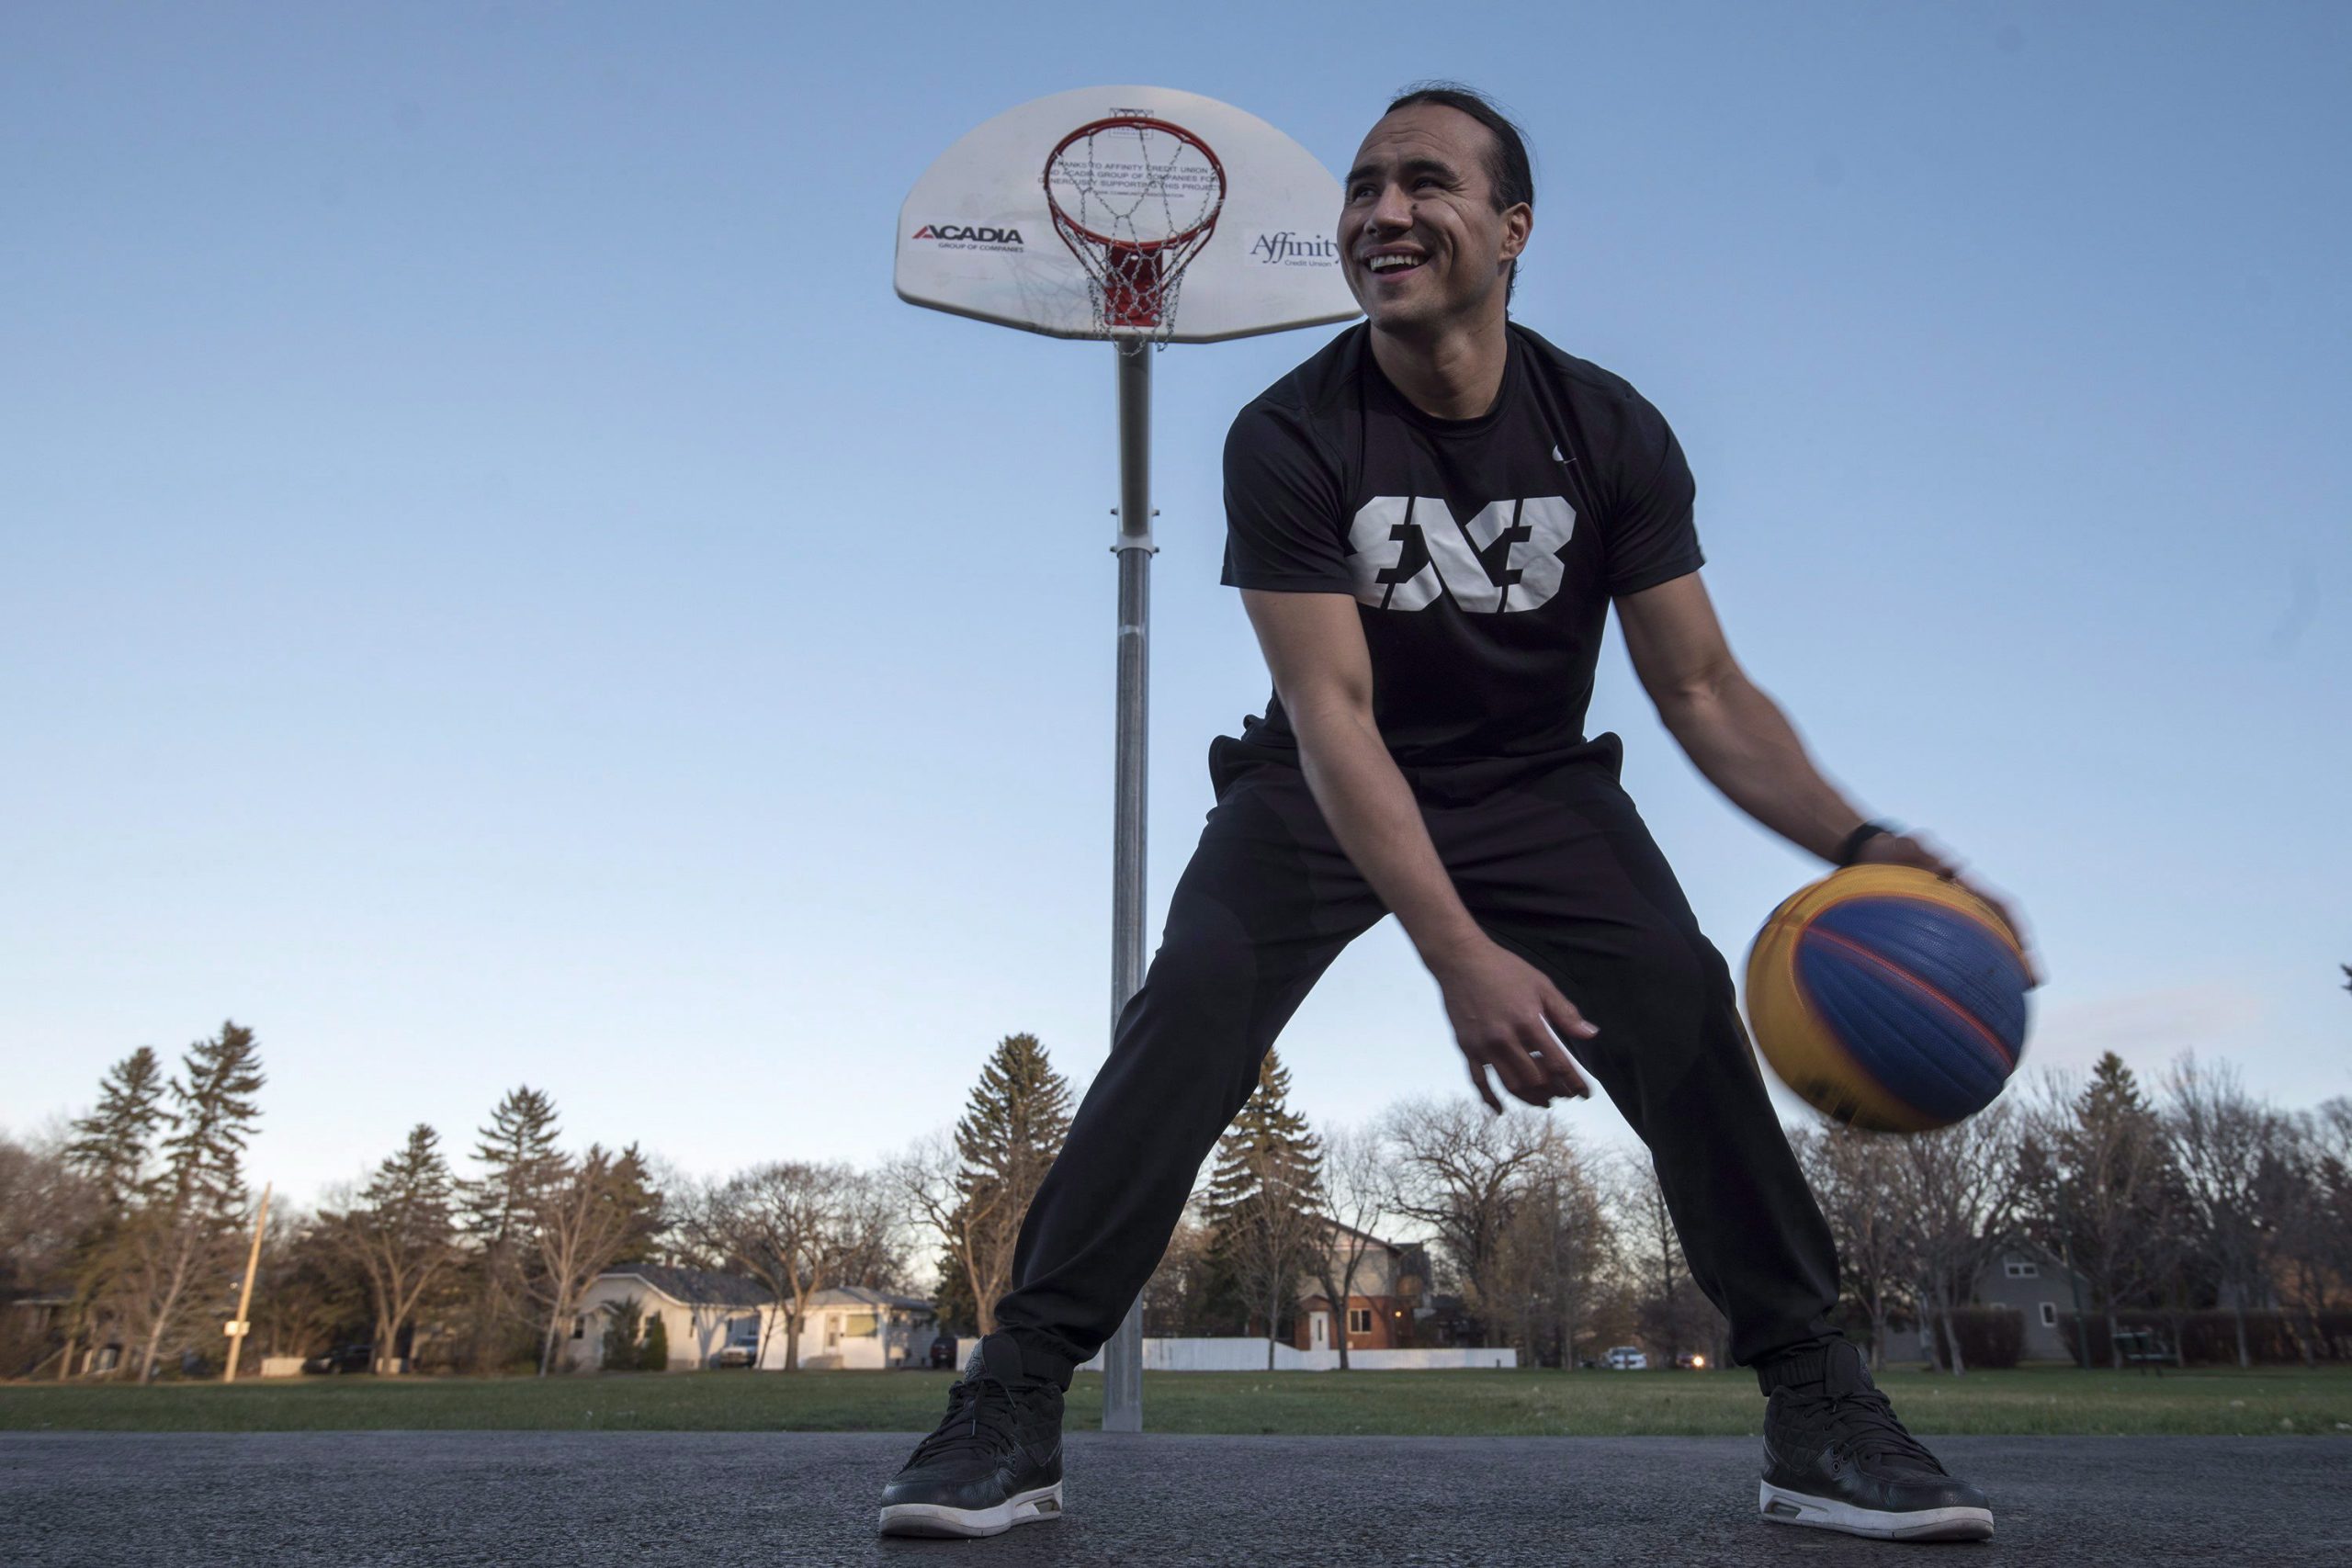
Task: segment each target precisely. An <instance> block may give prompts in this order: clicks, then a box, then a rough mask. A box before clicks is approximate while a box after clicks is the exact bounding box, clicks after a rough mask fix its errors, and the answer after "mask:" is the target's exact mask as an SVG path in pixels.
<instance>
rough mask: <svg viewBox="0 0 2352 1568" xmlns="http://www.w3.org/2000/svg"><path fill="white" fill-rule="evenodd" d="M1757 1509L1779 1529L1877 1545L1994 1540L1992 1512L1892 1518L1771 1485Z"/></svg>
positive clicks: (1762, 1490) (1919, 1512) (1921, 1512)
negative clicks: (1865, 1539)
mask: <svg viewBox="0 0 2352 1568" xmlns="http://www.w3.org/2000/svg"><path fill="white" fill-rule="evenodd" d="M1756 1506H1757V1508H1758V1510H1759V1511H1760V1512H1761V1513H1762V1514H1763V1516H1764V1517H1766V1518H1768V1519H1770V1520H1771V1521H1772V1522H1773V1523H1774V1524H1781V1525H1810V1526H1812V1527H1813V1528H1814V1529H1825V1530H1843V1531H1845V1532H1846V1533H1847V1534H1848V1535H1866V1536H1869V1537H1870V1538H1871V1540H1992V1539H1993V1510H1992V1509H1990V1508H1917V1509H1914V1510H1912V1511H1910V1512H1908V1513H1890V1512H1888V1511H1886V1510H1883V1509H1880V1508H1857V1507H1856V1506H1853V1505H1852V1504H1851V1503H1840V1502H1837V1501H1835V1500H1834V1499H1832V1498H1828V1497H1808V1496H1806V1495H1804V1493H1802V1492H1792V1491H1789V1490H1788V1489H1787V1488H1786V1487H1782V1486H1775V1485H1773V1484H1772V1483H1770V1482H1769V1481H1766V1482H1760V1483H1758V1490H1757V1494H1756Z"/></svg>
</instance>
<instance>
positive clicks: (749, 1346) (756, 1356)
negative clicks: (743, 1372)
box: [710, 1323, 760, 1367]
mask: <svg viewBox="0 0 2352 1568" xmlns="http://www.w3.org/2000/svg"><path fill="white" fill-rule="evenodd" d="M710 1364H711V1365H712V1366H714V1367H756V1366H758V1365H759V1364H760V1329H759V1325H757V1324H749V1323H747V1324H741V1325H737V1326H736V1327H735V1328H733V1329H731V1330H729V1333H728V1336H727V1343H726V1344H724V1345H721V1346H720V1347H719V1348H718V1349H717V1350H716V1351H714V1352H713V1353H712V1355H711V1358H710Z"/></svg>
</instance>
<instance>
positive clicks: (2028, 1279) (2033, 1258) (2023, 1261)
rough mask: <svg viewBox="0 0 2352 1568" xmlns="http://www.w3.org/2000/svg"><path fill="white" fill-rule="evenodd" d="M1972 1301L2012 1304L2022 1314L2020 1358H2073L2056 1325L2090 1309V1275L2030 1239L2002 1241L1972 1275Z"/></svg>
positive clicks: (2062, 1334)
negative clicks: (2000, 1247)
mask: <svg viewBox="0 0 2352 1568" xmlns="http://www.w3.org/2000/svg"><path fill="white" fill-rule="evenodd" d="M1974 1294H1975V1298H1976V1301H1977V1302H1978V1303H1979V1304H1981V1305H1984V1306H2005V1307H2015V1308H2016V1309H2017V1310H2018V1312H2020V1313H2022V1314H2025V1346H2024V1348H2023V1349H2022V1350H2020V1351H2019V1352H2018V1357H2019V1359H2022V1360H2028V1361H2071V1360H2073V1359H2075V1352H2074V1348H2073V1347H2072V1346H2070V1345H2069V1344H2068V1343H2067V1340H2066V1331H2065V1330H2064V1328H2063V1327H2062V1326H2060V1325H2062V1324H2064V1323H2065V1322H2067V1321H2068V1320H2070V1319H2071V1318H2072V1317H2073V1316H2074V1314H2075V1313H2076V1312H2077V1311H2080V1312H2082V1313H2085V1314H2088V1313H2089V1311H2090V1310H2091V1288H2090V1281H2089V1280H2085V1279H2084V1278H2083V1277H2082V1276H2081V1275H2080V1274H2078V1273H2075V1271H2073V1270H2072V1269H2068V1268H2067V1267H2066V1266H2065V1265H2064V1263H2062V1262H2060V1261H2059V1260H2058V1259H2057V1258H2055V1257H2054V1256H2052V1254H2050V1253H2047V1252H2044V1251H2043V1250H2042V1249H2041V1247H2036V1246H2034V1245H2033V1244H2032V1243H2031V1242H2022V1241H2021V1242H2018V1243H2016V1244H2014V1245H2012V1246H2009V1247H2003V1248H2002V1249H2001V1250H2000V1252H1999V1253H1998V1254H1997V1255H1996V1257H1995V1258H1993V1260H1992V1261H1991V1262H1989V1263H1987V1264H1985V1268H1984V1269H1983V1271H1982V1272H1980V1273H1979V1274H1978V1275H1977V1276H1976V1285H1975V1291H1974Z"/></svg>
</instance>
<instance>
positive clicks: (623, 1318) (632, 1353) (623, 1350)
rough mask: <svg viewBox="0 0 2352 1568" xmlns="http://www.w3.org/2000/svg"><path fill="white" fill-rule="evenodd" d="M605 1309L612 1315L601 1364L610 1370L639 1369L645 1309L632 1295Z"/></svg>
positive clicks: (630, 1370) (629, 1370)
mask: <svg viewBox="0 0 2352 1568" xmlns="http://www.w3.org/2000/svg"><path fill="white" fill-rule="evenodd" d="M605 1310H606V1311H607V1312H609V1313H610V1314H612V1316H611V1319H610V1321H608V1322H607V1323H606V1324H605V1355H604V1359H603V1361H602V1362H601V1365H602V1366H603V1367H604V1370H605V1371H608V1372H633V1371H637V1357H638V1348H637V1334H638V1330H639V1327H641V1326H642V1325H643V1324H644V1322H645V1312H644V1309H643V1308H642V1307H640V1306H639V1304H638V1300H637V1298H636V1297H635V1296H630V1297H628V1298H627V1299H625V1300H623V1301H618V1302H615V1303H612V1305H610V1306H609V1307H607V1308H606V1309H605ZM655 1321H657V1322H658V1321H660V1320H659V1319H656V1320H655Z"/></svg>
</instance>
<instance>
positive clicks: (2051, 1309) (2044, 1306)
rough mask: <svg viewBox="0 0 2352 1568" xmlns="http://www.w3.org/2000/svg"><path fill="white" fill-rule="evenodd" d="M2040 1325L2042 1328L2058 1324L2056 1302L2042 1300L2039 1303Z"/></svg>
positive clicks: (2053, 1326)
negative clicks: (2042, 1301)
mask: <svg viewBox="0 0 2352 1568" xmlns="http://www.w3.org/2000/svg"><path fill="white" fill-rule="evenodd" d="M2041 1326H2042V1327H2044V1328H2055V1327H2057V1326H2058V1303H2056V1302H2044V1303H2041Z"/></svg>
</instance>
